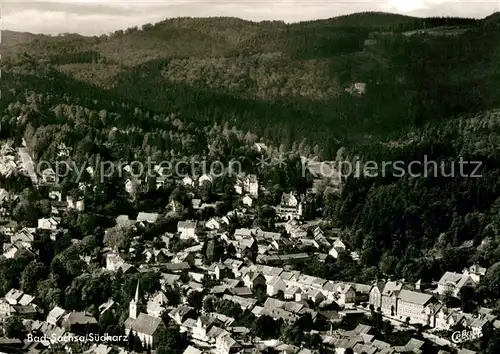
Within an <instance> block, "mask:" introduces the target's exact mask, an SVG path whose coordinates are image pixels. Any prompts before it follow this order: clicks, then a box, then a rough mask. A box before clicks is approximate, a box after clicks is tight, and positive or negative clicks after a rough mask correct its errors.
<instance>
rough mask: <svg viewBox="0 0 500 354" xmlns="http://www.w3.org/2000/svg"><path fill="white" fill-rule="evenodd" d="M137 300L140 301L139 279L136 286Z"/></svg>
mask: <svg viewBox="0 0 500 354" xmlns="http://www.w3.org/2000/svg"><path fill="white" fill-rule="evenodd" d="M135 302H139V280H138V281H137V288H135Z"/></svg>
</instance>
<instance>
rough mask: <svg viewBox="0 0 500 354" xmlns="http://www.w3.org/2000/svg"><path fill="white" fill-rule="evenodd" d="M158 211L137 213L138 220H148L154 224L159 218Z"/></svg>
mask: <svg viewBox="0 0 500 354" xmlns="http://www.w3.org/2000/svg"><path fill="white" fill-rule="evenodd" d="M158 216H159V214H158V213H143V212H140V213H139V214H137V221H139V222H147V223H150V224H154V223H155V222H156V220H158Z"/></svg>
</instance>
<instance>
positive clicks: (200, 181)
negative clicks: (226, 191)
mask: <svg viewBox="0 0 500 354" xmlns="http://www.w3.org/2000/svg"><path fill="white" fill-rule="evenodd" d="M212 181H213V177H212V176H211V175H209V174H206V173H205V174H203V175H201V176H200V178H198V185H199V186H202V185H203V184H205V183H212Z"/></svg>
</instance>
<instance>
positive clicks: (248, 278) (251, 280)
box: [243, 272, 266, 289]
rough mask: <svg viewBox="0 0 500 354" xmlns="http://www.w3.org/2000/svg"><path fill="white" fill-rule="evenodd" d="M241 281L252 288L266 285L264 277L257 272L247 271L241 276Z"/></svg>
mask: <svg viewBox="0 0 500 354" xmlns="http://www.w3.org/2000/svg"><path fill="white" fill-rule="evenodd" d="M243 282H244V283H245V286H247V287H249V288H250V289H253V288H255V287H258V286H261V287H266V278H265V277H264V276H263V275H262V274H261V273H258V272H255V273H254V272H248V273H246V274H245V275H244V276H243Z"/></svg>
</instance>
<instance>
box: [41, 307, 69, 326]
mask: <svg viewBox="0 0 500 354" xmlns="http://www.w3.org/2000/svg"><path fill="white" fill-rule="evenodd" d="M65 314H66V310H64V309H62V308H60V307H58V306H56V307H54V308H53V309H52V310H50V312H49V314H48V315H47V319H46V322H47V323H49V324H51V325H53V326H58V325H59V324H60V323H61V321H62V319H63V316H64V315H65Z"/></svg>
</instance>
